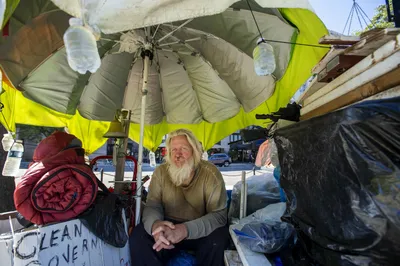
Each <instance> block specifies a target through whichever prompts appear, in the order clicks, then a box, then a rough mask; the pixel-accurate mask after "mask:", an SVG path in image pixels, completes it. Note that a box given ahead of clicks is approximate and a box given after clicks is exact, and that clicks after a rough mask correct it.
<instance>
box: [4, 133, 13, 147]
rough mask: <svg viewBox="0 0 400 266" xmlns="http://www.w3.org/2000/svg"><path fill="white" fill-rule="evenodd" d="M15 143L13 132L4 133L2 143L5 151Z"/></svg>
mask: <svg viewBox="0 0 400 266" xmlns="http://www.w3.org/2000/svg"><path fill="white" fill-rule="evenodd" d="M13 144H14V138H13V136H12V134H11V133H7V134H3V139H2V140H1V145H2V146H3V149H4V150H5V151H9V150H10V149H11V146H12V145H13Z"/></svg>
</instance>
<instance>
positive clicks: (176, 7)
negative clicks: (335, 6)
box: [52, 0, 312, 34]
mask: <svg viewBox="0 0 400 266" xmlns="http://www.w3.org/2000/svg"><path fill="white" fill-rule="evenodd" d="M52 2H53V3H54V4H55V5H57V6H58V7H59V8H60V9H61V10H64V11H65V12H67V13H68V14H70V15H72V16H74V17H77V18H82V19H84V20H85V21H86V22H87V23H89V24H90V25H97V26H98V27H99V28H100V29H101V30H102V31H103V32H104V33H107V34H108V33H115V32H120V31H126V30H131V29H137V28H142V27H146V26H152V25H157V24H162V23H167V22H174V21H180V20H185V19H190V18H196V17H202V16H208V15H214V14H218V13H221V12H223V11H225V10H226V9H227V8H228V7H229V6H231V5H232V4H233V3H235V2H238V1H237V0H218V1H215V0H201V1H199V0H52ZM256 2H257V3H258V4H259V5H260V6H261V7H264V8H306V9H310V10H312V8H311V5H310V4H309V2H308V0H256Z"/></svg>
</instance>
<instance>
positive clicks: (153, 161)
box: [149, 151, 157, 168]
mask: <svg viewBox="0 0 400 266" xmlns="http://www.w3.org/2000/svg"><path fill="white" fill-rule="evenodd" d="M149 160H150V167H152V168H154V167H156V166H157V164H156V155H155V154H154V152H152V151H151V152H149Z"/></svg>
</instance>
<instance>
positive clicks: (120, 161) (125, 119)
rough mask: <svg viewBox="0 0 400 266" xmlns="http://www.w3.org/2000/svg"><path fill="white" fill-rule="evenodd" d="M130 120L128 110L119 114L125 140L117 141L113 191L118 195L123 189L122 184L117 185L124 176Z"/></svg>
mask: <svg viewBox="0 0 400 266" xmlns="http://www.w3.org/2000/svg"><path fill="white" fill-rule="evenodd" d="M130 120H131V112H130V111H128V110H123V111H122V112H121V122H122V124H123V127H124V131H125V136H127V137H125V138H122V139H118V140H117V149H116V151H117V165H116V166H115V179H114V180H115V181H117V182H116V183H115V186H114V191H115V193H117V194H119V193H121V192H122V191H123V189H124V186H125V185H124V184H122V183H119V182H118V181H123V180H124V176H125V156H126V154H125V153H126V149H127V147H128V136H129V126H130Z"/></svg>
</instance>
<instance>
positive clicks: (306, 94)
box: [298, 77, 328, 105]
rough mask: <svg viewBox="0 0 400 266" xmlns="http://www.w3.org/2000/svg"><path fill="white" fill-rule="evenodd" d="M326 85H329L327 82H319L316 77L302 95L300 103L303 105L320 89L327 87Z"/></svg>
mask: <svg viewBox="0 0 400 266" xmlns="http://www.w3.org/2000/svg"><path fill="white" fill-rule="evenodd" d="M326 84H328V83H327V82H318V78H317V77H315V78H314V79H313V80H312V81H311V83H310V84H309V86H308V87H307V88H306V90H305V91H304V92H303V93H302V94H301V95H300V97H299V99H298V103H299V104H301V105H303V103H304V100H305V99H307V98H308V97H310V96H311V95H312V94H314V93H315V92H317V91H318V90H319V89H321V88H323V87H324V86H326Z"/></svg>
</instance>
